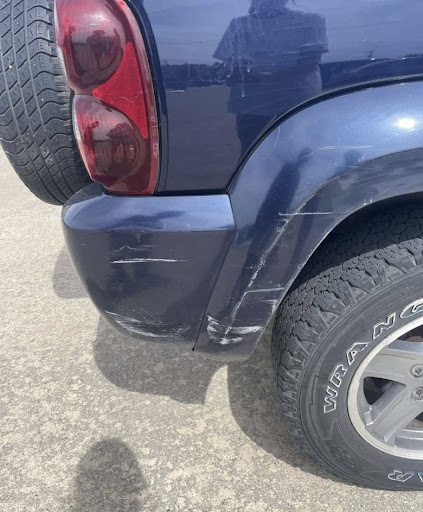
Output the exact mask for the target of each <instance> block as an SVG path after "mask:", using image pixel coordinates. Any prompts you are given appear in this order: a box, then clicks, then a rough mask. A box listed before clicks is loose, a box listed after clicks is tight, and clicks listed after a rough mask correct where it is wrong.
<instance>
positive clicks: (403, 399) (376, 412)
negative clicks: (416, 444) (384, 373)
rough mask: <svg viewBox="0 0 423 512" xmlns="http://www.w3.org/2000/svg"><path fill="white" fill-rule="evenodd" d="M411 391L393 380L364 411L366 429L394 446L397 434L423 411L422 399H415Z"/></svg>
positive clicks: (411, 389)
mask: <svg viewBox="0 0 423 512" xmlns="http://www.w3.org/2000/svg"><path fill="white" fill-rule="evenodd" d="M413 391H414V389H413V388H411V387H409V386H404V385H402V384H399V383H397V382H393V383H392V384H391V386H390V387H389V389H388V390H387V391H386V392H385V393H384V394H383V395H382V396H381V397H380V398H379V400H377V401H376V402H375V403H374V404H373V405H371V406H369V408H368V410H367V412H365V413H364V417H365V422H366V426H367V429H368V431H369V432H371V433H372V434H373V435H374V436H376V437H377V438H379V439H380V440H381V441H383V442H385V443H386V444H388V445H390V446H394V445H395V439H396V437H397V435H398V434H399V433H400V432H401V431H402V430H403V429H404V428H405V427H406V426H407V425H408V424H409V423H410V421H412V420H413V419H415V418H416V417H417V416H418V415H419V414H420V413H421V412H423V401H420V400H415V399H414V398H413Z"/></svg>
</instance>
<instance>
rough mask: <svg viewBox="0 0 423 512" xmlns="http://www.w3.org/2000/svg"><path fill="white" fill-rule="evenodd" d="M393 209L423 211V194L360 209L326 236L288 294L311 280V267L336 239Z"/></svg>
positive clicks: (380, 202)
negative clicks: (358, 225) (305, 281)
mask: <svg viewBox="0 0 423 512" xmlns="http://www.w3.org/2000/svg"><path fill="white" fill-rule="evenodd" d="M393 209H395V210H408V211H410V210H417V209H423V192H417V193H414V194H404V195H401V196H395V197H391V198H388V199H384V200H382V201H377V202H375V203H371V204H368V205H367V206H365V207H363V208H360V210H357V211H356V212H354V213H352V214H351V215H349V216H348V217H346V218H345V219H344V220H342V221H341V222H340V223H339V224H338V225H337V226H336V227H335V228H334V229H333V230H332V231H331V232H330V233H329V234H328V235H327V236H326V238H325V239H324V240H323V241H322V242H321V243H320V245H318V246H317V247H316V249H315V250H314V251H313V253H312V254H311V255H310V257H309V259H308V260H307V262H306V263H305V265H304V267H303V268H302V270H301V272H300V273H299V275H298V276H297V278H296V279H295V281H294V282H293V284H292V285H291V286H290V288H289V290H288V293H289V292H290V291H291V290H292V289H293V288H296V287H297V286H298V285H299V284H300V283H302V282H304V280H307V279H310V267H313V262H314V261H315V260H316V259H322V257H324V254H325V253H326V251H327V249H328V248H329V247H330V246H331V245H332V243H333V239H334V238H337V237H339V236H341V235H342V234H346V233H350V232H352V231H354V227H355V226H356V225H357V224H358V223H360V224H362V225H365V224H366V221H367V222H368V223H370V222H373V221H374V219H375V217H376V216H378V215H380V214H382V213H384V212H387V211H391V210H393Z"/></svg>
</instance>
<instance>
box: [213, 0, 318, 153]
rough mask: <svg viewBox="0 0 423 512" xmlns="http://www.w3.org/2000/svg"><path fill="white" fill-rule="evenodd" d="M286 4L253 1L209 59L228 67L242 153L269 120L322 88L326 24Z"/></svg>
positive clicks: (283, 1) (274, 0)
mask: <svg viewBox="0 0 423 512" xmlns="http://www.w3.org/2000/svg"><path fill="white" fill-rule="evenodd" d="M287 3H288V0H252V2H251V7H250V11H249V14H248V15H247V16H243V17H240V18H235V19H233V20H232V21H231V23H230V25H229V27H228V29H227V30H226V32H225V34H224V36H223V38H222V40H221V41H220V43H219V45H218V47H217V49H216V52H215V54H214V57H215V58H216V59H218V60H221V61H223V62H224V64H225V66H226V68H227V73H226V75H227V83H228V85H229V86H230V87H231V94H230V99H229V107H228V108H229V111H230V112H233V113H236V114H237V126H238V135H239V137H240V139H241V145H242V149H243V153H244V151H246V150H247V149H248V147H249V146H250V144H251V143H252V142H253V140H254V139H255V138H256V137H257V135H258V134H259V133H260V132H261V131H262V130H263V129H264V127H265V126H266V125H267V123H268V122H269V121H270V119H271V118H273V117H275V116H277V115H281V114H283V113H284V112H286V111H287V110H289V109H290V108H292V107H293V106H295V105H297V104H299V103H301V102H303V101H305V100H307V99H309V98H311V97H313V96H315V95H316V94H318V93H319V92H320V91H321V89H322V83H321V77H320V70H319V64H320V60H321V57H322V55H323V53H325V52H326V51H327V42H326V27H325V21H324V19H323V18H321V17H320V16H318V15H317V14H312V13H306V12H300V11H295V10H291V9H288V8H287V6H286V5H287Z"/></svg>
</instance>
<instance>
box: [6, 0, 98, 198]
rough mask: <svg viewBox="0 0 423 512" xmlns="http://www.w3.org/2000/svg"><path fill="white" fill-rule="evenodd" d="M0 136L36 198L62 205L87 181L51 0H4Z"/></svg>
mask: <svg viewBox="0 0 423 512" xmlns="http://www.w3.org/2000/svg"><path fill="white" fill-rule="evenodd" d="M0 71H1V75H2V77H1V78H0V141H1V144H2V146H3V149H4V151H5V153H6V155H7V157H8V159H9V161H10V162H11V164H12V166H13V167H14V169H15V171H16V172H17V174H18V175H19V177H20V178H21V180H22V181H23V182H24V183H25V185H26V186H27V187H28V188H29V189H30V190H31V191H32V192H33V193H34V194H35V195H36V196H37V197H39V198H40V199H42V200H43V201H45V202H48V203H52V204H63V203H65V202H66V201H67V199H69V198H70V197H71V196H72V195H73V194H74V193H75V192H77V191H78V190H80V189H81V188H82V187H84V186H85V185H87V184H88V183H90V178H89V175H88V173H87V172H86V170H85V167H84V165H83V162H82V160H81V157H80V155H79V151H78V148H77V145H76V141H75V138H74V136H73V132H72V125H71V119H72V115H71V91H70V90H69V89H68V87H67V84H66V80H65V77H64V76H63V72H62V70H61V68H60V65H59V61H58V56H57V52H56V47H55V44H54V30H53V2H52V1H51V0H21V1H18V2H17V1H16V0H5V1H4V2H3V6H2V10H1V18H0Z"/></svg>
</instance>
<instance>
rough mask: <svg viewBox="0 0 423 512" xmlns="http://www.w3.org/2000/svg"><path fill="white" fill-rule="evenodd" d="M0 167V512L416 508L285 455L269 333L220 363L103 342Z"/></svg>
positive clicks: (50, 222)
mask: <svg viewBox="0 0 423 512" xmlns="http://www.w3.org/2000/svg"><path fill="white" fill-rule="evenodd" d="M0 170H1V172H0V176H1V186H0V248H1V250H0V268H1V270H2V274H1V279H0V315H1V322H0V354H1V357H0V376H1V379H0V387H1V392H0V462H1V464H0V510H1V511H7V512H14V511H25V512H26V511H48V512H54V511H60V512H64V511H84V512H97V511H98V512H100V511H102V512H104V511H106V512H108V511H110V512H112V511H113V512H120V511H128V512H138V511H144V510H145V511H160V512H161V511H201V512H203V511H219V512H220V511H242V512H262V511H263V512H265V511H297V510H298V511H301V512H308V511H313V512H314V511H324V510H328V511H331V512H341V511H377V512H380V510H383V511H384V512H389V511H399V510H407V511H409V512H410V511H414V510H415V511H417V510H418V511H420V510H421V508H422V506H423V493H419V492H408V493H393V492H385V491H374V490H368V489H362V488H358V487H354V486H351V485H347V484H344V483H342V482H340V481H338V480H336V479H335V478H333V477H331V476H330V475H329V474H327V473H326V472H324V471H323V470H321V469H319V468H316V466H314V465H313V464H312V463H311V462H310V461H309V460H308V459H306V458H305V457H303V456H302V455H301V454H300V453H298V451H297V449H296V447H295V446H294V445H293V444H292V442H291V440H290V438H289V436H288V434H287V432H286V431H285V429H284V427H283V425H282V424H281V422H280V417H279V410H278V404H277V399H276V395H275V387H274V382H273V375H272V370H271V364H270V346H269V345H270V343H269V342H270V336H269V332H268V333H267V334H266V336H265V339H264V340H263V341H262V343H261V344H260V346H259V348H258V350H257V351H256V353H255V354H254V356H253V357H252V358H251V359H250V360H249V361H248V362H246V363H243V364H229V365H224V364H220V363H214V362H211V361H207V360H205V359H201V358H199V357H196V356H194V355H192V354H190V353H179V352H178V351H176V350H175V349H174V348H173V347H171V346H155V345H152V344H147V343H139V342H134V341H131V340H129V339H125V338H123V337H122V336H120V335H118V334H116V333H115V332H113V331H112V330H111V329H110V327H108V326H107V325H106V324H105V322H104V321H102V320H101V319H100V317H99V314H98V312H97V311H96V309H95V308H94V307H93V306H92V304H91V303H90V301H89V299H88V298H87V297H86V295H85V293H84V290H83V289H82V287H81V286H80V284H79V282H78V279H77V277H76V275H75V273H74V271H73V269H72V266H71V264H70V261H69V258H68V256H67V253H66V250H65V247H64V242H63V236H62V232H61V225H60V208H58V207H54V206H49V205H45V204H43V203H41V202H40V201H39V200H37V199H36V198H35V197H33V196H32V195H31V194H30V193H29V191H27V190H26V189H25V187H24V186H23V185H22V184H21V183H20V181H19V180H18V178H17V177H16V176H15V175H14V173H13V171H12V169H11V167H10V165H9V164H8V162H7V160H6V158H5V157H4V155H3V154H1V155H0ZM422 490H423V487H422Z"/></svg>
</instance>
